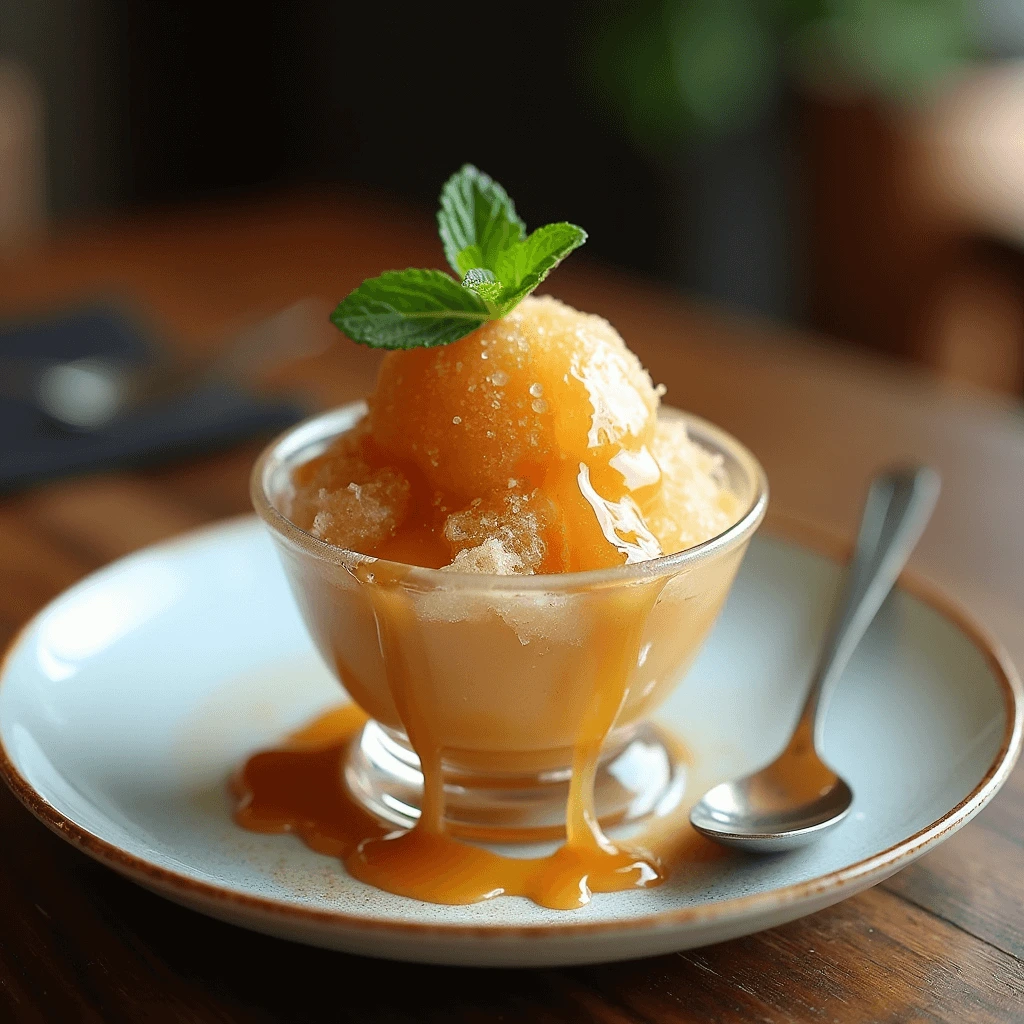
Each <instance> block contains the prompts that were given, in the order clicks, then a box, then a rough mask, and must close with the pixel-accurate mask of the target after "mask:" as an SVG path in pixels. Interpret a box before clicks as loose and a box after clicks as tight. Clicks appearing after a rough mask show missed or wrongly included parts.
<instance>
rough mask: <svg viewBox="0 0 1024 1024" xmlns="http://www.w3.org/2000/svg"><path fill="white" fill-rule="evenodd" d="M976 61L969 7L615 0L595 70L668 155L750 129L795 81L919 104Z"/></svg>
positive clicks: (903, 0)
mask: <svg viewBox="0 0 1024 1024" xmlns="http://www.w3.org/2000/svg"><path fill="white" fill-rule="evenodd" d="M975 56H976V52H975V44H974V32H973V24H972V21H971V18H970V10H969V5H968V4H967V3H966V0H627V2H617V0H616V2H611V3H605V4H604V5H602V7H601V9H600V14H599V21H598V24H597V26H596V32H595V36H594V46H593V60H592V61H591V62H590V67H591V73H592V74H593V76H594V80H595V85H596V86H597V87H598V89H599V90H600V91H601V92H602V93H603V94H604V95H605V97H606V99H607V100H608V102H609V103H610V104H611V105H612V106H613V107H614V108H615V109H616V110H617V111H618V112H619V114H620V115H621V116H622V118H623V119H624V120H625V122H626V124H627V125H628V126H629V128H630V130H631V131H632V132H633V134H634V135H635V136H636V137H637V139H638V140H639V141H640V142H641V143H642V144H644V145H645V146H647V147H653V148H656V149H663V148H665V147H667V146H669V145H671V144H672V143H673V142H675V141H677V140H678V139H679V138H681V137H682V136H685V135H687V134H692V133H694V132H705V133H721V132H724V131H728V130H730V129H737V128H742V127H743V126H745V125H747V124H749V123H751V122H753V121H754V120H756V119H757V118H758V116H759V115H760V114H761V113H763V111H764V110H765V109H766V108H768V107H769V106H770V105H772V103H773V102H775V101H776V100H777V98H778V96H779V95H780V94H781V91H782V90H783V88H784V87H785V83H786V82H787V80H788V79H796V80H800V81H804V82H807V83H809V84H811V85H813V87H815V88H816V89H818V90H819V91H826V92H831V93H841V94H846V95H850V94H862V95H863V94H866V93H870V94H874V95H878V96H882V97H884V98H886V99H889V100H896V101H903V100H908V99H909V100H913V99H915V98H917V97H919V96H921V95H922V94H923V93H925V92H926V91H927V90H928V89H929V88H931V87H932V86H933V85H934V84H935V83H936V82H937V81H939V80H941V79H942V78H943V77H944V76H945V75H946V74H948V73H949V72H951V71H953V70H955V69H956V68H957V67H959V66H960V65H962V64H963V63H965V62H966V61H968V60H970V59H971V58H972V57H975Z"/></svg>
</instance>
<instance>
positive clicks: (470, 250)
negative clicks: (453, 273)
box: [455, 245, 484, 277]
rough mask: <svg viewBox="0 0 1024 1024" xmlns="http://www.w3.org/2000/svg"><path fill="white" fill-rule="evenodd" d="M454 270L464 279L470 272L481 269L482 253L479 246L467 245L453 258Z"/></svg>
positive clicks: (482, 263) (482, 262)
mask: <svg viewBox="0 0 1024 1024" xmlns="http://www.w3.org/2000/svg"><path fill="white" fill-rule="evenodd" d="M455 263H456V266H455V270H457V271H458V272H459V273H460V274H462V275H463V277H465V275H466V274H468V273H469V272H470V271H471V270H474V269H478V268H482V267H483V265H484V251H483V249H481V248H480V246H479V245H467V246H466V248H465V249H463V250H462V252H460V253H459V255H458V256H456V257H455Z"/></svg>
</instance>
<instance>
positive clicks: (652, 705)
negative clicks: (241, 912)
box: [252, 402, 768, 842]
mask: <svg viewBox="0 0 1024 1024" xmlns="http://www.w3.org/2000/svg"><path fill="white" fill-rule="evenodd" d="M365 414H366V405H365V403H362V402H357V403H353V404H351V405H347V406H344V407H342V408H340V409H336V410H333V411H331V412H328V413H325V414H322V415H320V416H317V417H315V418H313V419H311V420H308V421H306V422H304V423H302V424H299V425H298V426H296V427H294V428H293V429H291V430H289V431H287V432H286V433H285V434H283V435H282V436H281V437H279V438H278V439H277V440H275V441H274V442H273V443H271V445H270V446H269V447H268V448H267V449H266V450H265V451H264V453H263V454H262V456H261V457H260V459H259V460H258V462H257V463H256V466H255V468H254V470H253V474H252V499H253V503H254V505H255V508H256V511H257V512H258V513H259V515H260V516H261V518H262V519H263V520H264V522H265V524H266V525H267V527H268V528H269V531H270V534H271V536H272V538H273V540H274V542H275V545H276V547H277V550H278V553H279V555H280V558H281V561H282V564H283V566H284V569H285V572H286V575H287V578H288V580H289V583H290V586H291V588H292V591H293V593H294V595H295V598H296V600H297V603H298V605H299V608H300V609H301V612H302V615H303V618H304V620H305V622H306V625H307V627H308V628H309V631H310V633H311V635H312V637H313V640H314V642H315V644H316V646H317V648H318V650H319V651H320V653H321V655H322V656H323V658H324V660H325V661H326V663H327V665H328V666H329V667H330V668H331V669H332V670H333V671H334V673H335V675H336V676H337V678H338V680H339V681H340V683H341V684H342V685H343V686H344V688H345V690H346V691H347V692H348V694H349V695H350V696H351V698H352V699H353V700H354V701H355V702H356V703H357V704H358V705H359V706H360V707H361V708H362V709H363V710H364V711H365V712H366V714H367V715H368V716H369V719H368V721H367V723H366V724H365V726H364V727H363V728H362V730H361V732H360V733H359V734H358V735H357V736H356V738H355V739H354V740H353V742H352V744H351V746H350V749H349V752H348V756H347V758H346V760H345V764H344V768H343V771H344V783H345V786H346V787H347V789H348V792H349V793H350V794H351V796H352V798H353V799H354V800H355V801H356V802H358V803H359V804H361V805H362V806H363V807H365V808H366V809H367V810H368V811H369V812H371V814H372V815H373V816H374V817H376V818H377V819H381V820H383V821H385V822H388V823H391V824H393V825H397V826H400V827H409V826H411V825H413V824H414V823H415V822H416V821H417V819H419V818H421V817H422V818H424V819H431V820H432V821H433V823H434V826H435V828H437V829H441V830H446V831H449V832H451V833H453V834H455V835H459V836H463V837H466V838H471V839H480V840H495V841H502V842H508V841H530V840H536V839H540V838H546V837H555V836H559V835H561V836H564V835H566V834H567V833H568V835H569V837H570V839H571V838H572V836H573V833H574V832H576V833H579V832H580V831H581V830H584V831H588V832H590V833H595V832H596V834H598V835H599V834H600V833H599V830H595V826H596V825H597V823H598V822H600V824H601V825H602V826H606V827H607V826H610V825H614V824H617V823H621V822H624V821H629V820H633V819H638V818H642V817H644V816H645V815H647V814H648V813H650V812H651V811H652V810H654V809H655V808H659V809H661V808H664V806H665V805H666V802H669V803H670V802H671V801H672V800H678V798H679V795H680V793H681V788H682V780H683V771H682V765H681V763H680V752H679V749H678V746H677V745H676V744H674V743H673V742H672V741H671V740H670V739H669V738H667V737H664V736H663V735H662V734H661V733H660V731H659V730H658V729H657V728H656V727H655V726H653V725H651V724H650V723H649V722H648V718H649V716H650V715H651V713H652V712H653V711H654V710H655V709H656V708H657V707H658V705H659V704H661V702H662V701H664V699H665V698H666V697H667V696H668V694H669V693H670V692H671V691H672V689H673V688H674V687H675V686H676V684H677V683H678V682H679V681H680V680H681V679H682V677H683V676H684V675H685V673H686V671H687V669H688V668H689V666H690V664H691V663H692V661H693V659H694V657H695V656H696V655H697V653H698V651H699V650H700V647H701V645H702V643H703V641H704V639H705V637H706V636H707V634H708V632H709V631H710V629H711V627H712V625H713V623H714V621H715V618H716V617H717V615H718V612H719V611H720V609H721V607H722V605H723V603H724V602H725V599H726V596H727V595H728V592H729V588H730V586H731V584H732V581H733V579H734V577H735V574H736V571H737V569H738V567H739V564H740V561H741V559H742V557H743V554H744V552H745V550H746V547H747V544H748V543H749V541H750V538H751V537H752V535H753V533H754V531H755V530H756V529H757V527H758V525H759V524H760V522H761V520H762V519H763V517H764V513H765V510H766V507H767V500H768V489H767V481H766V479H765V475H764V472H763V470H762V469H761V467H760V465H759V464H758V462H757V461H756V459H755V458H754V457H753V455H751V453H750V452H749V451H748V450H747V449H746V448H745V447H744V446H743V445H742V444H740V443H739V442H738V441H736V440H735V439H734V438H732V437H731V436H730V435H728V434H727V433H725V432H724V431H722V430H720V429H719V428H717V427H715V426H713V425H712V424H710V423H707V422H706V421H704V420H701V419H699V418H698V417H695V416H690V415H687V414H684V413H680V412H678V411H676V410H673V409H670V408H667V407H664V406H663V407H662V408H661V410H660V413H659V417H660V418H662V419H680V420H682V421H683V422H685V425H686V429H687V433H688V435H689V436H690V437H691V438H692V440H693V441H694V442H696V444H698V445H699V446H700V447H701V448H703V449H705V450H706V451H708V452H710V453H712V454H713V455H714V456H716V457H717V460H718V464H719V472H720V475H721V477H722V479H723V484H724V486H726V487H727V488H728V490H729V491H730V492H731V493H732V495H734V496H735V498H736V500H737V508H738V509H740V510H742V511H740V513H739V515H738V518H737V519H736V521H735V522H733V523H732V525H730V526H729V527H728V528H727V529H725V530H724V531H723V532H721V533H719V534H718V535H716V536H714V537H712V538H710V539H709V540H706V541H704V542H703V543H699V544H697V545H695V546H692V547H688V548H686V549H684V550H682V551H679V552H677V553H675V554H668V555H663V556H661V557H655V558H650V559H645V560H642V561H636V562H632V563H627V564H622V565H617V566H612V567H609V568H601V569H594V570H588V571H582V572H562V573H539V574H533V575H522V574H514V575H492V574H489V573H481V572H458V571H455V572H453V571H448V570H442V569H432V568H425V567H423V566H418V565H406V564H402V563H398V562H393V561H388V560H385V559H380V558H373V557H370V556H367V555H364V554H360V553H358V552H355V551H350V550H346V549H344V548H341V547H338V546H335V545H332V544H328V543H326V542H324V541H323V540H320V539H318V538H317V537H315V536H313V534H312V533H311V532H307V531H306V530H303V529H300V528H299V527H298V526H296V525H295V524H294V523H293V522H292V521H291V519H290V518H289V513H290V509H291V503H292V501H293V498H294V474H295V471H296V469H297V468H298V467H300V466H302V465H304V464H306V463H308V462H309V461H310V460H312V459H314V458H316V457H318V456H319V455H321V454H322V453H323V452H324V451H326V450H327V449H328V448H329V447H330V445H331V444H332V443H333V442H334V441H336V439H337V438H338V437H340V436H341V435H343V434H345V433H346V432H347V431H349V430H350V429H351V428H352V427H353V426H354V425H355V424H356V423H358V422H359V421H360V420H361V419H362V418H363V417H364V416H365ZM424 776H425V777H426V785H425V786H424ZM567 808H568V812H567Z"/></svg>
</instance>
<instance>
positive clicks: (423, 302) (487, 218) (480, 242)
mask: <svg viewBox="0 0 1024 1024" xmlns="http://www.w3.org/2000/svg"><path fill="white" fill-rule="evenodd" d="M437 226H438V231H439V232H440V235H441V241H442V243H443V244H444V254H445V256H446V257H447V259H448V262H449V264H451V268H452V270H454V271H455V273H456V274H458V280H456V278H454V277H452V276H451V275H450V274H446V273H445V272H444V271H443V270H416V269H409V270H389V271H387V272H386V273H384V274H381V275H380V277H372V278H370V279H369V280H367V281H364V282H363V283H362V284H361V285H360V286H359V287H358V288H356V290H355V291H354V292H352V293H351V294H349V295H347V296H346V297H345V298H344V299H342V301H341V302H340V303H339V304H338V308H337V309H336V310H335V311H334V313H333V314H332V315H331V320H332V322H333V323H334V325H335V326H336V327H338V328H339V329H340V330H341V331H343V332H344V333H345V334H347V335H348V336H349V337H350V338H351V339H352V340H353V341H356V342H359V344H361V345H369V346H370V347H371V348H387V349H402V348H430V347H431V346H433V345H448V344H450V343H451V342H453V341H458V340H459V338H464V337H465V336H466V335H467V334H471V333H472V332H473V331H475V330H476V329H477V328H478V327H480V326H482V325H483V324H485V323H487V321H488V320H500V319H501V318H502V317H503V316H507V315H508V314H509V313H511V312H512V310H513V309H515V307H516V306H517V305H518V304H519V303H520V302H522V301H523V299H525V298H526V296H527V295H529V294H530V292H532V291H533V290H534V289H535V288H536V287H537V286H538V285H539V284H540V283H541V281H543V280H544V278H546V277H547V276H548V274H549V273H550V272H551V271H552V270H554V268H555V267H557V266H558V264H559V263H560V262H561V261H562V260H563V259H565V257H566V256H568V255H569V253H571V252H572V251H573V249H576V248H578V247H579V246H581V245H582V244H583V243H584V242H585V241H586V240H587V233H586V232H585V231H584V230H583V228H580V227H577V226H576V225H575V224H569V223H566V222H564V221H563V222H560V223H557V224H545V225H544V227H541V228H537V229H536V230H535V231H532V232H531V233H530V234H527V233H526V225H525V224H524V223H523V222H522V220H521V219H520V217H519V215H518V214H517V213H516V208H515V204H514V203H513V202H512V200H511V199H510V198H509V196H508V193H507V192H506V191H505V190H504V189H503V188H502V187H501V185H499V184H498V183H497V182H496V181H494V180H493V179H491V178H490V177H488V176H487V175H486V174H484V173H483V172H482V171H479V170H477V169H476V168H475V167H474V166H473V165H472V164H466V165H465V166H463V167H462V169H461V170H459V171H456V172H455V174H453V175H452V176H451V177H450V178H449V179H448V181H447V182H446V183H445V186H444V188H443V189H442V191H441V209H440V210H439V211H438V213H437Z"/></svg>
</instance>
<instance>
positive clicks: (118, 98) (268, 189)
mask: <svg viewBox="0 0 1024 1024" xmlns="http://www.w3.org/2000/svg"><path fill="white" fill-rule="evenodd" d="M1021 55H1024V2H1022V0H979V2H976V3H970V2H966V0H663V2H657V0H630V2H624V3H615V2H604V3H597V2H585V3H584V2H581V3H574V2H564V3H551V2H550V0H549V2H547V3H539V2H534V0H523V2H521V3H520V4H519V5H517V6H516V7H515V9H514V10H511V9H505V8H502V10H501V16H500V18H498V17H492V16H491V15H490V14H489V13H487V12H483V11H480V10H478V9H475V8H474V9H472V10H471V9H469V8H467V7H466V6H465V5H451V6H450V7H447V8H446V7H445V6H443V5H440V6H439V5H428V4H421V5H407V6H406V5H403V6H402V7H401V9H400V10H399V9H396V8H391V9H389V8H388V6H387V5H366V4H361V5H354V4H347V3H339V2H334V3H332V2H328V0H304V2H303V3H278V4H265V5H263V4H258V3H254V4H250V5H247V6H246V9H245V14H244V16H243V15H240V14H239V13H238V12H237V11H236V10H235V9H234V7H233V6H231V5H208V6H207V7H206V8H205V9H202V11H201V12H200V9H199V8H198V7H193V6H191V5H181V4H177V3H170V2H163V0H118V2H114V0H110V2H103V0H78V2H76V3H69V2H65V0H6V2H4V3H3V4H0V242H3V243H4V244H5V245H6V246H7V248H8V250H10V249H11V247H12V246H16V245H18V244H25V243H26V240H28V239H30V238H32V237H33V236H36V235H39V234H45V233H46V232H47V231H48V230H51V229H52V228H53V227H54V226H55V225H56V226H57V227H58V228H59V226H60V225H62V224H65V223H67V222H69V221H76V220H81V219H83V218H91V217H95V216H97V215H106V214H109V213H111V212H113V213H117V214H122V215H134V214H135V213H136V212H138V211H142V210H149V209H153V208H164V207H180V206H182V205H186V204H196V203H205V204H217V203H224V202H225V201H238V200H240V199H244V198H245V197H248V196H254V195H256V196H262V195H266V194H269V193H273V194H279V193H282V192H285V193H287V192H291V191H303V190H305V191H309V190H314V191H315V190H342V191H345V192H347V193H356V194H360V193H363V194H367V195H369V196H371V197H372V196H374V195H384V194H386V195H387V196H389V197H390V196H394V195H398V196H401V197H404V198H405V199H406V200H407V201H408V202H409V203H410V204H413V205H419V206H421V207H422V208H423V210H424V211H428V212H429V211H432V209H433V207H434V203H435V200H436V194H437V191H438V188H439V185H440V183H441V182H442V181H443V180H444V178H445V177H446V176H447V175H448V174H449V173H450V172H451V171H452V170H453V169H455V167H456V166H457V165H458V164H459V163H461V162H463V161H464V160H471V161H472V162H475V163H477V164H478V165H480V166H481V167H483V168H484V169H486V170H487V171H488V172H489V173H491V174H492V175H494V176H495V177H496V178H497V179H498V180H500V181H501V182H502V183H503V184H505V185H506V187H507V188H508V190H509V192H510V193H511V194H512V195H513V196H514V197H515V198H516V201H517V203H518V205H519V207H520V210H521V212H522V213H523V215H524V217H525V219H526V220H527V223H528V224H530V225H534V224H537V223H542V222H545V221H548V220H555V219H569V220H573V221H575V222H577V223H580V224H582V225H584V226H585V227H586V228H587V230H588V231H589V232H590V242H589V243H588V245H587V248H586V257H587V258H588V259H591V260H598V261H601V262H603V263H607V264H611V265H615V266H618V267H623V268H627V269H628V270H630V271H633V272H635V273H637V274H639V275H644V276H647V277H650V278H654V279H657V280H659V281H662V282H666V283H668V284H670V285H671V286H673V287H675V288H678V289H680V290H683V291H686V292H689V293H692V294H694V295H696V296H698V297H700V298H702V299H706V300H707V301H709V302H713V303H716V304H720V305H721V304H724V305H727V306H730V307H733V308H735V309H737V310H739V311H743V312H751V313H757V314H766V315H768V316H770V317H773V318H776V319H779V320H783V321H786V322H790V323H794V324H799V325H803V326H809V327H811V328H815V329H818V330H821V331H824V332H827V333H829V334H831V335H834V336H836V337H838V338H840V339H843V340H844V341H846V342H848V343H850V344H851V345H858V346H863V347H867V348H871V349H876V350H881V351H884V352H887V353H890V354H893V355H895V356H897V357H899V358H904V359H908V360H913V361H916V362H918V363H922V364H925V365H927V366H929V367H931V368H932V369H934V370H936V371H937V372H938V373H940V374H942V375H944V376H948V377H951V378H954V379H957V380H961V381H967V382H971V383H974V384H977V385H980V386H982V387H984V388H987V389H991V390H995V391H1000V392H1004V393H1008V394H1019V393H1020V392H1021V387H1022V381H1024V64H1021V63H1017V60H1018V58H1019V57H1020V56H1021ZM439 254H440V253H439ZM2 272H3V271H2V265H0V273H2Z"/></svg>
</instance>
